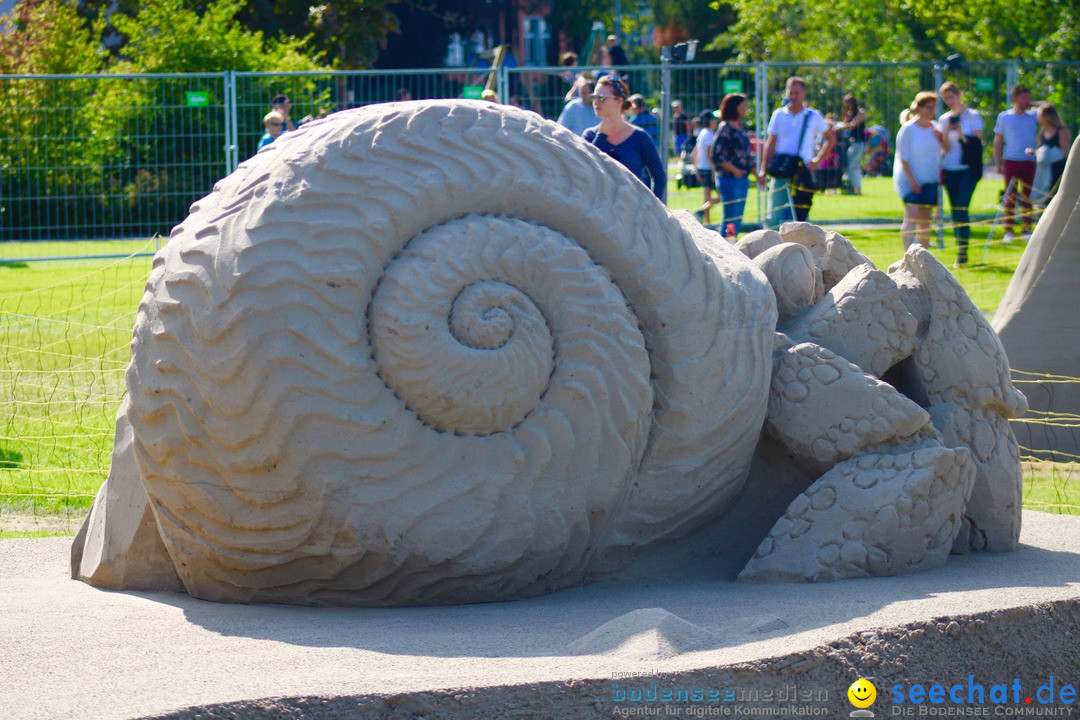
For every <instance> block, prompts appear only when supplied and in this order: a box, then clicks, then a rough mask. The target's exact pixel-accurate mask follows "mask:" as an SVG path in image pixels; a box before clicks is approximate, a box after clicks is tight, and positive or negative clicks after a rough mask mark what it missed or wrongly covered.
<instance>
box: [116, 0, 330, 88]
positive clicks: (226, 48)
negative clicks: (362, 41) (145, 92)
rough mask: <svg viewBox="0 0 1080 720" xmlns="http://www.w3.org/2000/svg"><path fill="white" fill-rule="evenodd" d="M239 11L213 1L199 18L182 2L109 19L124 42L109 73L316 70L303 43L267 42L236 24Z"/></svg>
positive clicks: (166, 0) (157, 0) (162, 0)
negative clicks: (131, 15)
mask: <svg viewBox="0 0 1080 720" xmlns="http://www.w3.org/2000/svg"><path fill="white" fill-rule="evenodd" d="M239 9H240V6H239V5H237V4H234V3H232V2H229V0H216V1H215V2H211V3H209V4H208V5H207V6H206V7H205V9H204V10H203V11H202V12H201V13H199V12H197V11H196V10H195V9H194V8H191V7H189V6H186V5H185V3H184V2H183V0H154V2H152V3H149V4H147V5H145V6H143V7H142V9H140V10H139V12H138V14H137V15H135V17H129V16H127V15H123V14H118V15H114V16H113V18H112V22H113V25H114V26H115V27H116V29H117V30H119V31H120V32H121V33H122V34H123V35H124V36H125V37H126V38H127V42H126V43H125V44H124V46H123V48H122V50H121V55H120V58H119V59H118V61H117V62H115V63H114V64H113V68H114V69H115V70H117V71H121V72H170V73H175V72H220V71H222V70H255V71H259V70H263V71H267V70H314V69H317V68H318V67H319V65H318V63H317V62H316V61H315V60H314V59H313V58H312V57H310V55H309V54H308V51H307V49H306V43H305V41H304V40H303V39H296V38H291V37H285V38H284V39H280V40H279V39H274V38H269V39H268V38H266V37H265V36H264V35H263V33H262V32H261V31H258V30H251V29H249V28H246V27H244V26H243V25H241V24H240V22H239V21H238V20H237V12H238V11H239Z"/></svg>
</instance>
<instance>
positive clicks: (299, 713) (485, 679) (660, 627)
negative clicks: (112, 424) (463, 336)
mask: <svg viewBox="0 0 1080 720" xmlns="http://www.w3.org/2000/svg"><path fill="white" fill-rule="evenodd" d="M1020 540H1021V545H1020V548H1019V549H1018V550H1017V551H1016V552H1015V553H1003V554H993V553H976V554H970V555H965V556H959V557H953V558H952V559H951V560H950V561H949V563H948V565H947V566H945V567H942V568H938V569H936V570H930V571H927V572H924V573H918V574H914V575H907V576H904V577H894V578H878V579H874V580H845V581H839V582H834V583H823V584H816V585H805V584H799V585H789V584H781V585H769V586H766V587H762V586H761V585H756V584H752V583H736V582H731V581H728V580H721V579H719V577H720V576H721V575H724V574H725V573H724V572H723V570H722V569H718V568H714V569H712V570H704V571H703V570H702V569H701V568H702V567H708V566H707V565H703V564H701V563H698V562H694V563H691V562H686V561H685V558H684V561H683V562H679V561H678V560H679V558H677V557H674V556H673V557H670V558H668V559H667V560H666V561H665V563H664V567H662V568H658V567H648V568H636V569H633V570H631V571H628V572H626V573H625V574H624V575H623V576H621V577H620V578H618V579H615V580H612V581H608V582H602V583H595V584H592V585H587V586H583V587H578V588H572V589H568V590H566V591H563V592H560V593H554V594H551V595H547V596H542V597H537V598H532V599H529V600H522V601H517V602H509V603H496V604H479V605H462V606H454V607H443V608H399V609H328V608H303V607H287V606H244V605H227V604H219V603H212V602H206V601H202V600H196V599H194V598H191V597H189V596H187V595H184V594H180V593H167V592H153V593H138V592H125V593H118V592H105V591H101V590H98V589H96V588H93V587H91V586H89V585H85V584H83V583H78V582H73V581H71V580H69V579H68V575H67V572H66V554H67V548H68V545H69V543H70V541H69V540H68V539H65V538H56V539H38V540H3V541H0V577H3V578H4V582H3V583H2V584H0V607H3V608H4V612H3V613H2V614H0V637H3V638H4V639H5V640H4V648H5V651H4V652H3V653H0V677H3V678H5V681H4V682H3V683H2V684H0V707H4V708H6V709H7V710H8V716H9V717H18V718H26V719H32V718H43V719H44V718H49V719H53V718H60V717H63V718H94V719H95V720H109V719H113V718H116V719H119V718H135V717H168V718H195V717H204V718H208V717H228V718H245V719H248V718H251V719H255V718H260V719H261V718H299V717H303V718H309V719H311V718H314V719H320V718H344V717H350V718H352V717H357V718H359V717H363V718H368V717H379V718H416V717H425V718H452V719H458V718H460V719H465V718H468V719H469V720H476V719H482V718H505V717H514V718H575V719H582V718H611V717H621V716H622V713H623V711H624V710H626V709H628V708H631V707H637V708H638V713H637V716H646V715H652V716H660V717H664V716H665V715H664V713H665V709H664V708H663V707H662V706H661V705H660V703H659V702H644V701H642V702H637V703H634V704H633V706H632V705H631V704H630V703H629V702H628V701H621V702H616V701H615V697H617V692H618V691H619V690H632V689H637V690H641V691H644V692H648V690H649V688H651V687H652V686H653V685H654V684H655V685H656V686H657V687H658V688H660V689H663V688H665V687H670V688H688V689H694V688H702V689H705V690H706V691H708V690H709V689H717V690H718V691H719V690H723V691H724V692H727V690H728V689H730V690H731V691H733V692H736V693H739V695H738V697H739V698H742V700H739V701H735V700H733V701H731V702H728V703H726V705H727V706H729V707H731V708H734V707H735V706H739V707H742V708H749V707H757V708H775V707H778V706H783V705H790V704H791V703H784V702H778V701H776V700H775V698H776V697H779V696H780V694H781V693H782V692H785V691H790V689H791V688H793V687H794V688H795V689H796V690H797V691H798V692H799V693H803V692H811V693H813V694H814V697H815V698H817V700H814V701H813V702H806V703H796V705H799V706H807V707H811V708H815V709H814V712H817V713H819V715H818V716H822V717H846V716H847V714H848V712H849V711H851V709H852V708H851V706H850V705H849V704H848V703H847V700H846V695H845V693H846V689H847V687H848V685H849V684H850V683H851V682H852V681H853V680H854V679H855V678H856V677H857V676H859V675H863V676H865V677H869V678H871V679H872V680H873V681H874V682H876V683H877V684H878V688H879V696H884V700H883V699H879V700H878V701H877V703H876V704H875V705H874V707H873V708H871V709H872V710H874V711H875V714H876V717H879V718H881V717H892V715H890V712H891V710H892V707H891V704H890V703H888V702H886V700H888V697H889V693H888V692H887V691H886V692H882V690H881V688H883V687H884V688H890V687H891V686H892V685H893V684H895V683H910V682H918V681H920V680H921V681H923V682H926V683H932V682H943V683H944V682H953V681H956V682H961V681H966V679H967V676H968V674H973V675H974V677H975V678H976V680H977V681H981V682H982V683H984V684H986V685H988V686H989V685H990V684H992V683H1012V682H1013V679H1014V678H1018V679H1019V680H1020V682H1021V686H1022V687H1023V688H1026V689H1030V690H1031V691H1032V692H1034V691H1035V689H1036V688H1038V687H1039V686H1040V685H1042V684H1044V683H1046V682H1048V681H1049V676H1050V675H1054V676H1055V682H1057V683H1058V684H1059V685H1060V684H1061V683H1065V682H1070V683H1074V684H1075V683H1076V681H1077V677H1076V673H1075V670H1076V668H1077V667H1080V650H1078V647H1080V643H1077V642H1076V637H1075V635H1076V627H1077V626H1078V625H1080V551H1078V548H1080V518H1076V517H1067V516H1055V515H1047V514H1043V513H1036V512H1025V513H1024V518H1023V532H1022V535H1021V538H1020ZM708 545H709V542H708V538H702V539H701V542H700V543H698V544H696V545H691V546H690V550H687V552H694V553H701V554H707V553H708ZM699 559H700V558H699ZM689 567H693V568H695V572H697V573H698V574H697V575H695V576H694V577H687V576H685V572H686V571H685V570H684V568H689ZM635 573H638V574H640V575H641V576H644V575H648V576H650V579H648V580H643V579H642V577H637V576H635ZM710 573H712V576H710ZM611 621H614V622H611ZM1069 633H1071V635H1070V634H1069ZM575 652H578V653H587V654H574V653H575ZM631 673H645V675H643V676H641V677H630V674H631ZM1067 676H1071V677H1067ZM616 683H618V684H619V687H618V689H616V688H615V687H614V686H615V684H616ZM454 688H457V689H454ZM755 692H756V693H757V695H756V697H758V698H759V700H758V701H757V702H756V703H755V702H751V701H749V700H748V698H752V697H755V695H753V694H752V693H755ZM767 692H772V693H773V695H772V697H773V698H774V700H772V701H765V700H762V699H761V698H763V697H766V695H765V694H766V693H767ZM268 698H270V699H268ZM273 698H276V699H273ZM724 706H725V703H723V702H712V703H709V702H704V701H703V702H686V703H682V705H681V708H680V713H679V714H678V715H667V716H668V717H671V716H679V717H709V716H714V715H715V714H716V713H722V712H724V711H723V707H724ZM1048 707H1049V706H1048ZM1057 707H1059V708H1060V707H1061V706H1057ZM643 708H647V709H643ZM709 708H714V710H710V709H709ZM715 708H719V710H715ZM1014 708H1015V706H1010V709H1014ZM822 709H824V710H822ZM734 712H736V711H735V710H734V709H733V710H732V713H734ZM1060 712H1062V713H1063V712H1064V711H1060ZM1075 712H1076V711H1075V709H1074V713H1075ZM617 713H618V714H617ZM709 713H712V714H709ZM993 714H994V710H992V709H991V710H990V712H989V715H993ZM627 716H630V715H627ZM732 716H734V715H732ZM1065 716H1066V715H1064V714H1061V715H1060V717H1065Z"/></svg>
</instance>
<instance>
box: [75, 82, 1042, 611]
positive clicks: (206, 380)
mask: <svg viewBox="0 0 1080 720" xmlns="http://www.w3.org/2000/svg"><path fill="white" fill-rule="evenodd" d="M132 350H133V357H132V361H131V364H130V366H129V368H128V373H127V381H128V389H129V395H128V398H127V399H126V400H125V403H124V405H123V407H122V408H121V410H120V413H119V415H118V418H117V430H116V441H115V449H114V454H113V464H112V469H111V472H110V475H109V479H108V481H107V482H106V484H105V486H103V488H102V490H101V492H100V493H99V496H98V498H97V500H96V502H95V504H94V508H93V510H92V512H91V514H90V516H89V517H88V519H87V521H86V523H85V525H84V527H83V529H82V531H81V533H80V535H79V537H78V538H77V539H76V542H75V544H74V546H73V555H72V572H73V576H74V577H77V578H79V579H82V580H84V581H86V582H89V583H91V584H94V585H97V586H100V587H109V588H118V589H124V588H130V589H183V590H185V591H186V592H188V593H190V594H191V595H193V596H195V597H199V598H204V599H208V600H217V601H227V602H284V603H303V604H337V605H410V604H411V605H417V604H439V603H454V602H474V601H485V600H501V599H509V598H515V597H522V596H527V595H531V594H537V593H542V592H546V591H551V590H554V589H558V588H560V587H566V586H569V585H572V584H575V583H579V582H582V581H583V580H586V579H588V578H589V577H591V576H593V575H594V574H596V573H601V572H604V571H608V570H611V569H613V568H618V567H620V566H622V565H625V564H626V563H627V562H631V561H632V560H633V559H634V558H638V557H641V556H643V555H647V554H648V553H649V552H650V551H651V550H652V549H653V548H655V547H656V546H658V545H660V544H667V545H670V541H674V540H677V539H679V538H685V537H687V536H691V535H693V534H694V533H696V532H701V531H703V530H707V529H708V528H709V527H710V526H711V525H713V524H715V523H716V522H718V520H719V519H720V518H722V517H723V516H724V515H725V513H727V512H729V511H730V510H731V508H732V506H733V505H734V504H735V502H736V500H737V499H738V498H739V495H740V492H742V491H743V489H744V486H745V484H746V481H747V477H748V476H752V475H753V470H754V466H755V465H757V464H760V463H762V462H766V461H768V458H764V456H765V455H767V453H763V452H761V451H760V449H761V448H763V447H765V444H764V443H765V442H766V440H767V441H768V443H771V445H770V447H776V448H779V449H780V451H781V452H782V454H784V455H785V457H786V458H787V462H786V463H785V465H784V467H785V468H787V470H785V476H784V477H783V478H776V480H777V481H779V480H781V479H782V480H784V481H785V482H787V483H789V484H790V483H795V484H796V486H797V490H798V492H797V496H796V497H795V499H794V501H792V502H791V503H790V505H789V506H788V507H787V510H786V511H784V512H782V513H778V515H777V516H773V517H772V518H771V519H770V520H769V522H770V523H774V524H773V526H772V529H771V531H768V533H767V536H765V529H766V528H767V525H766V526H765V528H762V529H760V530H758V531H757V532H758V537H764V539H763V540H762V541H761V542H760V545H759V546H758V548H757V551H756V553H754V554H753V557H752V558H750V559H749V562H747V563H746V565H745V568H744V569H743V570H742V573H741V574H740V578H742V579H747V580H760V581H777V580H791V581H819V580H829V579H834V578H847V577H861V576H873V575H893V574H898V573H904V572H908V571H912V570H918V569H923V568H929V567H935V566H938V565H941V564H942V563H944V562H945V560H946V558H947V556H948V554H949V552H950V551H951V550H952V551H960V552H964V551H969V550H1009V549H1012V548H1014V547H1015V546H1016V544H1017V539H1018V536H1019V530H1020V481H1021V476H1020V464H1019V457H1018V452H1017V446H1016V441H1015V439H1014V437H1013V434H1012V431H1011V430H1010V427H1009V423H1008V421H1007V419H1008V418H1010V417H1015V416H1017V415H1019V414H1022V413H1023V412H1024V410H1025V409H1026V402H1025V400H1024V398H1023V396H1022V395H1021V394H1020V393H1018V392H1017V391H1016V390H1014V389H1013V388H1012V387H1011V385H1010V382H1009V372H1008V366H1007V361H1006V359H1005V355H1004V353H1003V351H1002V348H1001V344H1000V342H999V341H998V339H997V336H996V335H995V334H994V332H993V330H992V329H991V328H990V326H989V325H988V324H987V323H986V321H985V320H984V319H983V317H982V315H981V314H980V313H979V312H978V310H977V309H976V308H975V307H974V306H973V305H972V303H971V301H970V300H969V299H968V297H967V296H966V294H965V293H964V291H963V289H962V288H961V287H960V285H959V284H957V282H956V281H955V280H954V279H953V277H952V276H951V275H950V273H949V272H948V271H946V270H945V269H944V268H943V267H942V266H941V264H940V263H938V261H937V260H935V259H934V258H933V257H932V256H931V255H930V253H928V252H925V251H923V250H921V249H920V248H918V247H916V248H914V249H912V250H910V251H909V252H908V253H907V255H906V256H905V257H904V258H903V260H901V261H900V262H898V263H897V264H896V265H894V266H893V267H891V268H889V271H888V273H885V272H881V271H880V270H877V269H875V268H874V267H873V266H872V264H871V263H870V262H869V261H868V260H867V259H866V258H865V257H863V256H862V255H860V254H859V253H858V252H857V251H856V250H855V249H854V247H853V246H852V245H851V244H850V243H849V242H848V241H847V240H845V239H844V238H843V237H842V236H840V235H838V234H836V233H833V232H825V231H824V230H822V229H820V228H818V227H815V226H812V225H807V224H801V223H792V224H788V225H785V226H783V227H781V228H780V232H779V233H777V232H773V231H759V232H756V233H752V234H751V235H749V236H746V237H745V238H743V239H742V240H741V241H740V242H739V243H738V245H737V246H734V247H733V246H731V245H729V244H728V243H727V242H726V241H725V240H723V239H722V238H721V237H720V236H719V235H718V234H716V233H713V232H711V231H709V230H707V229H705V228H703V227H701V226H700V225H699V224H697V223H696V221H694V220H693V218H692V217H690V216H687V215H682V216H678V215H674V214H672V213H670V212H669V211H668V210H667V209H666V208H665V207H664V206H663V205H662V204H660V203H659V202H658V201H656V200H655V198H654V197H653V196H652V195H651V193H649V191H648V190H647V189H646V188H645V187H644V186H643V185H641V184H640V183H638V182H636V181H635V180H634V179H633V178H632V177H630V176H629V175H628V174H626V172H625V171H624V170H623V169H622V166H621V165H619V164H618V163H616V162H615V161H614V160H612V159H611V158H609V157H607V156H605V155H604V154H602V153H600V152H599V151H597V150H596V149H595V148H593V147H592V146H590V145H587V144H586V143H584V142H583V141H582V140H580V139H579V138H577V137H575V136H573V135H572V134H571V133H569V132H567V131H565V130H564V129H562V128H561V127H559V126H558V125H556V124H554V123H551V122H547V121H545V120H543V119H542V118H540V117H539V116H537V115H534V114H530V113H525V112H520V111H516V110H513V109H509V108H503V107H498V106H494V105H490V104H482V103H471V102H467V101H466V102H424V103H402V104H391V105H384V106H377V107H373V108H366V109H361V110H355V111H349V112H342V113H337V114H335V115H332V116H330V117H328V118H326V119H324V120H320V121H317V122H313V123H310V124H309V125H305V126H304V127H303V128H302V129H301V130H299V131H298V132H295V133H289V134H288V135H287V136H286V137H285V138H284V139H282V140H279V141H278V142H276V143H274V144H273V145H272V146H270V148H269V149H268V150H266V151H264V152H262V153H259V154H258V155H257V156H256V157H254V158H252V159H250V160H248V161H246V162H245V163H243V164H242V165H241V166H240V167H239V168H238V169H237V171H236V172H235V173H233V174H232V175H230V176H229V177H227V178H226V179H224V180H222V181H221V182H220V183H219V184H218V186H217V187H216V188H215V189H214V192H213V193H212V194H211V195H209V196H207V197H206V198H204V199H202V200H200V201H199V202H198V203H197V204H196V205H195V206H194V207H193V208H192V211H191V215H190V216H189V217H188V218H187V220H185V221H184V222H183V223H182V224H181V225H180V226H178V227H177V228H176V229H175V230H174V232H173V234H172V237H171V238H170V240H169V243H168V244H167V245H166V247H165V248H164V249H163V250H162V251H161V252H160V253H159V254H158V256H157V257H156V258H155V260H154V266H153V270H152V273H151V276H150V280H149V282H148V284H147V289H146V293H145V295H144V297H143V300H142V303H141V305H140V307H139V313H138V318H137V321H136V326H135V331H134V339H133V342H132ZM763 458H764V459H763ZM744 559H745V558H744ZM740 562H741V561H740Z"/></svg>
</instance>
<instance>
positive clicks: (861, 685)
mask: <svg viewBox="0 0 1080 720" xmlns="http://www.w3.org/2000/svg"><path fill="white" fill-rule="evenodd" d="M847 697H848V700H850V701H851V704H852V705H854V706H855V707H857V708H868V707H870V706H871V705H873V704H874V700H875V699H876V698H877V688H876V687H874V684H873V683H871V682H870V681H869V680H866V679H864V678H859V679H858V680H856V681H855V682H853V683H851V687H849V688H848V689H847Z"/></svg>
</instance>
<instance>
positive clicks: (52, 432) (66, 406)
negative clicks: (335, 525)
mask: <svg viewBox="0 0 1080 720" xmlns="http://www.w3.org/2000/svg"><path fill="white" fill-rule="evenodd" d="M989 185H991V183H982V185H980V188H981V190H980V192H984V193H989V194H992V193H991V190H990V188H989V187H987V186H989ZM672 189H673V190H674V188H672ZM864 190H865V192H866V194H865V195H864V196H863V197H861V198H856V197H851V196H831V195H823V196H821V197H819V198H818V200H817V201H815V204H814V209H813V212H812V214H811V218H812V219H827V218H830V217H831V218H836V219H841V218H852V217H860V218H867V219H873V218H890V217H891V218H893V219H896V216H897V213H898V212H899V201H897V200H896V198H895V195H894V194H893V193H892V185H891V181H889V180H888V179H885V178H878V179H869V180H868V181H867V183H866V185H865V188H864ZM989 194H988V195H987V197H986V199H992V198H990V195H989ZM700 198H701V191H700V190H693V191H680V192H673V194H672V205H673V206H674V207H681V208H693V207H695V206H696V204H697V203H698V202H699V201H700ZM754 202H755V200H754V198H753V196H751V202H750V204H749V205H748V207H750V208H754V207H755V205H754ZM977 202H981V200H978V198H977ZM750 214H751V219H753V216H754V213H753V211H751V213H750ZM716 220H717V221H719V214H718V215H717V218H716ZM841 232H842V233H843V234H844V235H846V236H847V237H848V238H849V239H850V240H851V241H852V242H853V243H854V244H855V246H856V247H858V248H859V250H860V251H861V252H863V253H864V254H865V255H867V257H869V258H870V259H871V260H872V261H873V262H874V263H875V264H876V265H877V266H878V267H880V268H886V267H888V265H889V264H890V263H892V262H895V261H896V260H898V259H899V258H900V257H901V255H902V247H901V244H900V238H899V233H898V231H897V229H896V228H895V227H890V226H888V225H880V224H858V225H853V226H844V227H842V228H841ZM972 234H973V239H972V250H971V259H972V263H971V265H970V266H968V267H966V268H963V269H960V270H956V271H954V272H956V274H957V278H958V279H959V280H960V282H961V283H963V285H964V287H965V288H966V289H967V290H968V292H969V294H970V295H971V296H972V298H973V299H974V301H975V303H976V305H977V306H978V307H979V308H980V309H981V310H982V311H983V312H984V313H986V314H987V315H990V314H992V313H993V311H994V309H995V308H996V306H997V304H998V302H999V300H1000V298H1001V296H1002V294H1003V293H1004V290H1005V287H1006V285H1007V284H1008V281H1009V278H1010V277H1011V276H1012V273H1013V271H1014V270H1015V268H1016V264H1017V262H1018V261H1019V259H1020V255H1021V254H1022V252H1023V250H1024V246H1023V244H1022V243H1014V244H1012V245H1009V246H1003V245H1001V244H1000V242H996V243H991V245H990V247H989V248H988V249H987V250H986V252H985V253H984V252H983V246H984V243H985V239H986V235H987V224H986V223H978V224H976V225H975V227H974V228H973V232H972ZM26 245H32V246H33V248H34V249H37V250H42V249H44V250H48V251H50V252H53V251H56V252H61V251H63V250H64V248H70V247H72V246H70V245H69V244H66V243H65V244H56V245H57V247H55V248H53V247H52V244H50V245H49V246H48V247H46V246H45V245H43V244H38V243H0V249H2V250H3V252H4V253H6V254H3V255H0V356H2V357H0V516H2V514H4V513H7V514H24V515H26V514H29V515H39V516H51V517H64V516H67V517H71V518H77V517H79V516H81V515H83V514H84V513H85V512H86V510H87V509H88V508H89V506H90V504H91V502H92V500H93V497H94V495H95V493H96V492H97V489H98V488H99V487H100V485H101V483H102V481H103V480H104V479H105V477H106V475H107V473H108V468H109V462H110V454H111V451H112V436H113V423H114V420H115V414H116V410H117V408H118V406H119V404H120V400H121V399H122V397H123V393H124V392H125V389H124V368H125V366H126V364H127V361H128V359H129V358H130V349H129V342H130V339H131V328H132V325H133V322H134V316H135V310H136V307H137V305H138V303H139V300H140V298H141V296H142V293H143V287H144V284H145V281H146V277H147V275H148V274H149V271H150V259H149V258H148V257H129V258H120V259H110V260H72V261H45V262H17V263H4V262H3V261H2V257H8V258H12V257H21V256H22V255H19V253H20V252H22V253H24V254H25V253H28V252H29V250H27V248H25V247H17V246H26ZM154 246H155V243H154V241H153V240H151V241H148V242H147V241H138V242H136V241H118V242H113V243H108V244H106V245H101V246H96V245H88V246H87V248H86V254H94V253H95V251H97V250H103V251H105V252H106V253H112V252H116V253H120V252H127V253H146V252H152V251H153V249H154ZM934 252H935V254H936V255H937V256H938V257H939V259H941V260H942V261H943V262H945V264H946V265H951V263H952V260H953V259H954V257H955V254H954V253H955V250H954V246H953V242H952V238H951V237H947V238H946V248H945V249H944V250H934ZM1078 474H1080V470H1077V466H1067V465H1066V466H1059V465H1049V466H1047V465H1039V466H1032V469H1031V471H1030V472H1027V473H1026V475H1027V478H1028V479H1027V480H1026V482H1025V495H1024V497H1025V506H1028V507H1033V508H1037V509H1045V510H1048V511H1051V512H1069V513H1080V490H1078V489H1077V488H1078V487H1080V486H1078V482H1080V478H1078V477H1077V475H1078ZM69 527H70V531H71V532H74V530H75V529H77V524H71V525H70V526H69ZM0 529H2V517H0ZM35 532H37V531H35ZM48 532H49V533H51V532H52V531H48ZM0 537H3V536H2V535H0Z"/></svg>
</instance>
